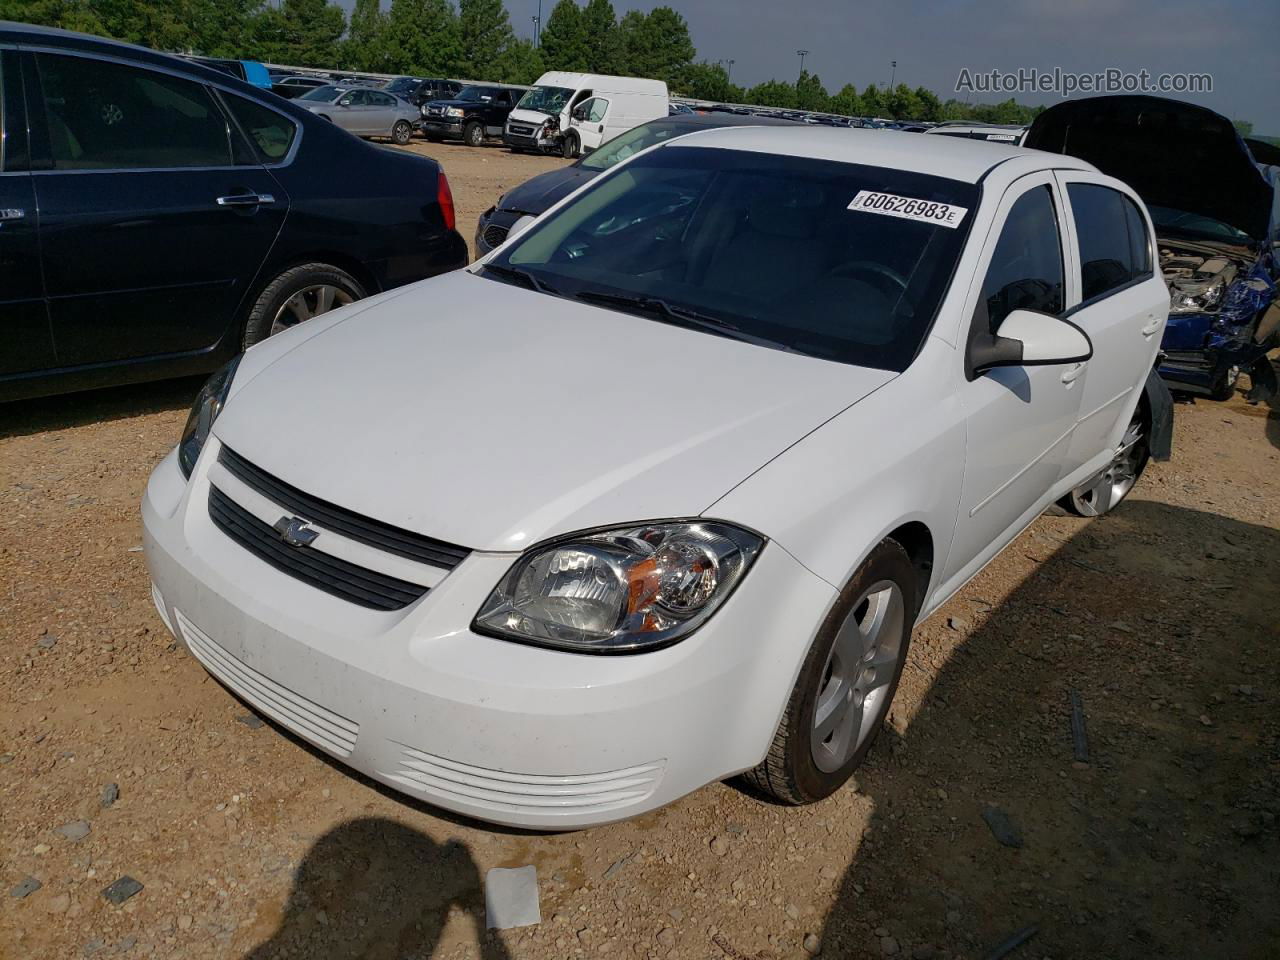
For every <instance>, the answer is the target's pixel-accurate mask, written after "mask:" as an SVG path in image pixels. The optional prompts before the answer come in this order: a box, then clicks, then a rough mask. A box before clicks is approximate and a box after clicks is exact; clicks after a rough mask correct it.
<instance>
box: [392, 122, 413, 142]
mask: <svg viewBox="0 0 1280 960" xmlns="http://www.w3.org/2000/svg"><path fill="white" fill-rule="evenodd" d="M412 139H413V125H412V124H410V123H409V121H408V120H397V121H396V123H395V126H393V127H392V128H391V140H392V142H393V143H397V144H399V145H400V146H402V147H403V146H404V145H405V144H407V143H408V142H409V141H410V140H412Z"/></svg>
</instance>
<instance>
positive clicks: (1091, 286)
mask: <svg viewBox="0 0 1280 960" xmlns="http://www.w3.org/2000/svg"><path fill="white" fill-rule="evenodd" d="M1067 196H1068V197H1069V198H1070V200H1071V214H1072V217H1073V218H1074V220H1075V225H1076V237H1077V239H1078V242H1079V244H1080V280H1081V296H1082V297H1083V299H1084V300H1085V301H1086V302H1088V301H1091V300H1097V299H1098V298H1100V297H1105V296H1106V295H1107V294H1109V293H1112V292H1113V291H1115V290H1118V289H1120V288H1121V287H1124V286H1126V285H1128V284H1129V283H1131V282H1132V281H1135V280H1141V279H1144V278H1146V277H1149V276H1150V275H1151V242H1150V240H1149V238H1148V236H1147V228H1146V223H1145V222H1144V221H1143V218H1142V215H1141V214H1140V213H1139V212H1138V209H1137V207H1135V206H1134V204H1133V201H1132V200H1130V199H1129V198H1128V197H1126V196H1125V195H1124V194H1123V193H1120V191H1118V190H1112V189H1111V188H1110V187H1104V186H1102V185H1100V184H1096V183H1069V184H1067Z"/></svg>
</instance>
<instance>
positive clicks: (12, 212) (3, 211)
mask: <svg viewBox="0 0 1280 960" xmlns="http://www.w3.org/2000/svg"><path fill="white" fill-rule="evenodd" d="M26 215H27V211H25V210H23V209H22V208H21V207H0V220H22V219H23V218H24V217H26Z"/></svg>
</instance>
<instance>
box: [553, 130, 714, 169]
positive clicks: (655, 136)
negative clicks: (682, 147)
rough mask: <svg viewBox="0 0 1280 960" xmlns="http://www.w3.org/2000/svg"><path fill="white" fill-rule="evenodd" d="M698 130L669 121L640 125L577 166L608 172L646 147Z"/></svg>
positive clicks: (588, 155)
mask: <svg viewBox="0 0 1280 960" xmlns="http://www.w3.org/2000/svg"><path fill="white" fill-rule="evenodd" d="M699 129H701V128H700V127H696V126H693V125H691V124H688V123H672V122H671V121H669V120H653V121H651V122H649V123H642V124H640V126H638V127H633V128H631V129H630V130H628V131H627V132H626V133H622V134H619V135H618V136H616V137H614V138H613V139H612V140H610V141H609V142H608V143H606V144H605V145H604V146H602V147H600V148H599V149H598V150H596V151H595V152H594V153H589V154H587V156H585V157H583V158H582V160H581V161H579V163H578V166H580V167H582V168H583V169H584V170H608V169H609V168H610V167H612V166H613V165H614V164H615V163H621V162H622V161H623V160H625V159H627V157H630V156H632V155H633V154H637V153H639V152H640V151H641V150H644V149H645V148H646V147H652V146H653V145H654V144H655V143H661V142H662V141H663V140H670V139H671V138H672V137H675V136H679V135H680V134H682V133H693V132H694V131H695V130H699Z"/></svg>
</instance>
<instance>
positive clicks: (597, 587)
mask: <svg viewBox="0 0 1280 960" xmlns="http://www.w3.org/2000/svg"><path fill="white" fill-rule="evenodd" d="M762 545H763V541H762V540H761V538H760V537H758V536H756V535H755V534H753V533H750V532H748V531H746V530H740V529H738V528H737V527H733V526H730V525H728V524H724V523H714V522H699V521H694V522H681V523H657V524H645V525H641V526H633V527H626V528H621V529H617V530H604V531H598V532H592V533H586V534H579V535H576V536H573V537H569V538H566V539H564V540H561V541H559V542H556V543H550V544H546V545H544V546H541V547H536V548H534V549H533V550H531V551H530V552H529V553H526V554H525V555H524V556H523V557H521V558H520V559H519V560H518V561H516V563H515V565H514V566H513V567H512V568H511V570H510V571H509V572H508V573H507V575H506V576H505V577H503V579H502V582H501V583H499V584H498V586H497V587H496V588H495V589H494V591H493V593H491V594H490V595H489V598H488V599H487V600H486V601H485V604H484V606H483V607H482V608H481V610H480V613H479V614H478V615H477V617H476V620H475V628H476V629H477V630H479V631H480V632H482V633H487V634H490V635H493V636H498V637H503V638H505V639H510V640H519V641H522V642H525V643H537V644H542V645H544V646H550V647H558V648H560V649H565V650H575V651H578V652H582V653H635V652H640V651H642V650H652V649H656V648H658V647H663V646H666V645H668V644H670V643H674V642H675V641H677V640H680V639H682V638H683V637H685V636H687V635H688V634H689V633H690V632H692V631H693V630H695V629H696V628H697V627H698V626H699V625H700V624H702V623H703V622H705V621H706V619H707V618H708V617H710V616H711V614H712V613H713V612H714V611H715V609H716V608H717V607H718V606H719V605H720V604H721V603H723V602H724V600H725V598H726V597H727V596H728V595H729V594H730V593H731V592H732V591H733V588H734V587H735V586H736V585H737V584H738V582H739V581H740V580H741V579H742V577H743V576H744V575H745V573H746V571H747V569H748V568H749V567H750V566H751V562H752V561H753V560H754V559H755V557H756V555H757V554H758V553H759V552H760V548H761V546H762Z"/></svg>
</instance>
